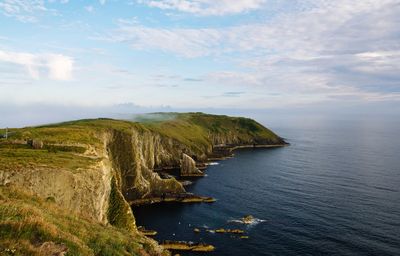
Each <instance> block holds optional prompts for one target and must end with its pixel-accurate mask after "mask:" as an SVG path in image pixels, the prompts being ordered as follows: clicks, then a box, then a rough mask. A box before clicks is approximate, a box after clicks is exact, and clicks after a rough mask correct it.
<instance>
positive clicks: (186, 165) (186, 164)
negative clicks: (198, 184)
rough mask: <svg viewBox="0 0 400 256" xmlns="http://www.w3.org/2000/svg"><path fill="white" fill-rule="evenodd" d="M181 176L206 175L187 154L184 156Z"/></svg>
mask: <svg viewBox="0 0 400 256" xmlns="http://www.w3.org/2000/svg"><path fill="white" fill-rule="evenodd" d="M181 176H204V173H203V172H202V171H200V170H199V169H198V168H197V167H196V162H195V161H194V160H193V158H191V157H190V156H188V155H186V154H185V153H183V154H182V163H181Z"/></svg>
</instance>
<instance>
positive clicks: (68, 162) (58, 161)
mask: <svg viewBox="0 0 400 256" xmlns="http://www.w3.org/2000/svg"><path fill="white" fill-rule="evenodd" d="M155 116H156V117H157V118H154V117H155ZM160 116H161V118H160ZM166 117H168V118H166ZM142 118H143V117H142ZM12 132H13V133H12V136H11V137H10V138H8V139H7V140H6V139H0V186H2V189H3V190H4V191H8V188H9V187H18V189H23V190H24V191H26V192H24V193H28V194H30V195H32V196H33V197H38V198H41V199H40V200H42V199H43V200H51V201H52V202H54V205H56V207H61V208H63V209H66V210H68V211H69V212H71V213H72V214H74V215H76V216H80V217H79V218H85V219H88V220H90V221H91V222H95V223H99V224H101V225H107V226H109V225H112V226H114V227H115V228H117V229H118V230H119V231H120V232H122V233H123V234H125V233H124V232H129V233H132V234H136V235H135V236H137V237H141V236H140V234H139V233H138V231H137V230H136V225H135V219H134V216H133V214H132V212H131V210H130V206H129V204H128V203H127V202H128V201H132V200H137V199H145V198H151V197H157V196H161V195H163V194H165V193H173V194H179V193H184V192H185V190H184V188H183V186H182V185H181V184H180V183H179V182H178V181H177V180H175V179H174V178H170V179H162V178H160V176H159V175H158V174H157V173H156V172H154V171H153V170H155V169H162V168H179V167H180V166H181V165H182V170H181V171H182V173H183V174H194V173H199V172H200V171H199V170H198V169H197V168H196V161H197V162H199V163H201V162H205V161H207V159H208V158H209V157H210V156H213V155H215V154H216V152H217V151H218V150H216V149H220V148H221V147H222V148H225V149H228V151H229V150H230V149H232V148H234V147H238V146H239V147H240V146H249V145H250V146H251V145H283V144H284V141H283V140H282V139H281V138H280V137H278V136H277V135H275V134H274V133H273V132H272V131H270V130H268V129H267V128H265V127H263V126H262V125H260V124H259V123H257V122H255V121H253V120H251V119H246V118H234V117H228V116H215V115H207V114H202V113H187V114H178V113H169V114H156V115H154V116H153V115H149V116H145V118H144V120H141V122H133V121H126V120H112V119H93V120H79V121H72V122H65V123H60V124H54V125H46V126H40V127H27V128H22V129H13V130H12ZM32 140H34V141H36V143H35V145H36V144H40V145H41V147H33V146H32V143H28V142H29V141H32ZM218 152H220V153H219V155H220V154H221V152H224V153H222V154H225V151H218ZM4 193H6V192H4ZM7 200H8V198H7ZM10 200H11V199H10ZM38 200H39V199H38ZM9 203H10V204H12V200H11V201H10V202H9ZM0 217H1V215H0ZM77 218H78V217H77ZM0 221H2V222H1V224H0V225H3V224H4V223H3V220H1V219H0ZM124 230H125V231H124ZM60 232H64V231H63V230H60ZM2 239H3V238H1V241H3V240H2ZM30 239H31V240H29V239H28V240H29V241H30V243H33V241H36V240H37V238H36V237H35V238H30ZM35 239H36V240H35ZM127 239H128V238H127ZM129 239H130V238H129ZM143 239H144V238H143ZM1 241H0V244H1V243H2V242H1ZM7 241H9V240H7ZM29 241H28V242H27V243H29ZM50 241H53V240H51V239H50ZM143 241H145V242H146V243H150V242H148V241H149V240H143ZM3 242H4V241H3ZM42 242H43V243H45V242H49V241H47V240H46V241H42ZM53 242H54V241H53ZM35 243H36V244H35V245H31V246H33V247H35V246H36V247H37V245H38V244H37V242H35ZM43 243H42V244H43ZM86 243H87V241H86V242H85V241H83V242H82V243H81V244H79V243H77V244H74V245H69V246H70V247H71V248H72V247H73V246H75V247H76V246H77V247H79V246H83V245H84V246H86V247H87V250H88V252H91V253H87V254H82V255H92V254H95V252H94V249H93V248H91V247H90V245H87V244H86ZM86 247H85V248H86ZM151 248H153V249H151V250H150V249H149V250H148V251H152V252H153V253H154V255H157V254H159V253H160V251H157V248H156V247H151ZM154 248H155V249H154ZM115 255H120V254H118V253H116V254H115Z"/></svg>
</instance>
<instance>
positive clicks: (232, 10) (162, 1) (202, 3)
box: [138, 0, 266, 16]
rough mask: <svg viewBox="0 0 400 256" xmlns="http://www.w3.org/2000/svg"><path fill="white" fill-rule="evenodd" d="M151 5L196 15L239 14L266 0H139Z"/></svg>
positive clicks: (260, 4)
mask: <svg viewBox="0 0 400 256" xmlns="http://www.w3.org/2000/svg"><path fill="white" fill-rule="evenodd" d="M138 2H139V3H144V4H146V5H148V6H150V7H156V8H160V9H163V10H177V11H181V12H187V13H193V14H196V15H204V16H207V15H226V14H237V13H242V12H246V11H250V10H255V9H259V8H261V7H262V5H263V4H264V3H265V2H266V0H234V1H232V0H138Z"/></svg>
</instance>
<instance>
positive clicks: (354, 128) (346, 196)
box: [133, 120, 400, 256]
mask: <svg viewBox="0 0 400 256" xmlns="http://www.w3.org/2000/svg"><path fill="white" fill-rule="evenodd" d="M262 123H263V124H265V125H266V126H268V127H269V128H272V129H273V130H274V131H275V132H276V133H277V134H279V135H280V136H281V137H284V138H285V139H286V141H287V142H289V143H290V146H287V147H282V148H273V149H272V148H271V149H240V150H237V151H235V156H234V157H233V158H230V159H227V160H223V161H218V162H214V163H212V165H210V166H208V168H207V170H206V174H207V176H206V177H204V178H198V179H194V180H192V181H193V184H192V185H189V186H188V187H187V190H188V191H190V192H192V193H195V194H198V195H204V196H212V197H214V198H216V199H217V201H216V202H215V203H210V204H207V203H203V204H177V203H162V204H154V205H147V206H141V207H135V208H133V212H134V214H135V216H136V221H137V225H142V226H144V227H145V228H146V229H153V230H157V231H158V234H157V235H156V236H155V237H154V239H156V240H157V241H160V242H161V241H163V240H177V241H179V240H181V241H193V242H204V243H208V244H212V245H214V246H215V248H216V249H215V251H214V252H210V253H191V252H179V254H180V255H235V256H241V255H243V256H253V255H254V256H258V255H380V256H381V255H400V125H399V122H397V121H396V120H389V121H376V120H360V121H354V120H347V121H343V120H341V121H337V120H317V121H315V120H314V121H296V122H287V123H285V122H277V123H275V124H272V125H270V124H269V123H268V122H267V120H265V121H264V122H262ZM245 215H252V216H254V218H255V222H254V223H253V224H250V225H248V224H243V223H241V222H240V219H241V218H242V217H243V216H245ZM194 228H198V229H200V232H199V233H197V232H194ZM219 228H225V229H241V230H244V231H245V234H242V235H238V234H228V233H215V232H213V231H214V230H215V229H219ZM241 236H247V237H248V238H243V237H242V238H241ZM176 253H178V252H176Z"/></svg>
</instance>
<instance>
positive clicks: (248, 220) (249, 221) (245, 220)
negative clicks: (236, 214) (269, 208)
mask: <svg viewBox="0 0 400 256" xmlns="http://www.w3.org/2000/svg"><path fill="white" fill-rule="evenodd" d="M240 220H241V221H242V222H243V223H244V224H252V223H253V222H254V221H255V218H254V217H253V216H252V215H246V216H244V217H243V218H241V219H240Z"/></svg>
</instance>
